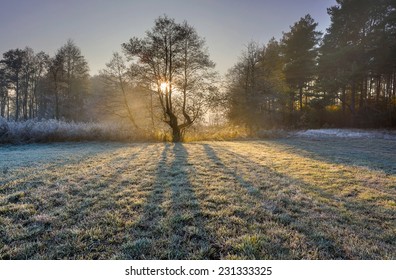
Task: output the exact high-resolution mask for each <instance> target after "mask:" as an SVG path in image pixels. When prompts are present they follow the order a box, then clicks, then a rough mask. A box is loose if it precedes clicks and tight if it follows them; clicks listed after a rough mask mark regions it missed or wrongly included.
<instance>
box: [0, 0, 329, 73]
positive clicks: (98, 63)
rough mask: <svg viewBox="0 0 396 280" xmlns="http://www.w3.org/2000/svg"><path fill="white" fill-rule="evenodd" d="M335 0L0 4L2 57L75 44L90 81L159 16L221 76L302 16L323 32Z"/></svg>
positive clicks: (8, 0) (31, 0)
mask: <svg viewBox="0 0 396 280" xmlns="http://www.w3.org/2000/svg"><path fill="white" fill-rule="evenodd" d="M335 4H336V1H335V0H162V1H161V0H139V1H138V0H62V1H61V0H0V54H2V53H4V52H5V51H7V50H9V49H14V48H24V47H25V46H29V47H32V48H33V49H34V50H35V51H36V52H38V51H41V50H42V51H45V52H46V53H48V54H50V55H51V56H52V55H54V54H55V52H56V50H57V49H59V48H60V47H61V46H62V45H63V44H65V43H66V41H67V40H68V39H72V40H74V42H75V43H76V45H77V46H79V47H80V48H81V51H82V54H83V55H84V56H85V58H86V59H87V60H88V63H89V66H90V69H91V74H92V75H94V74H97V73H98V71H99V70H100V69H103V68H104V67H105V63H106V62H108V61H109V60H110V58H111V56H112V53H113V52H114V51H120V50H121V46H120V45H121V44H122V43H124V42H127V41H128V40H129V38H131V37H133V36H137V37H142V36H144V33H145V31H146V30H148V29H150V28H151V27H152V26H153V23H154V20H155V19H156V18H157V17H158V16H160V15H163V14H167V15H168V16H169V17H172V18H175V19H176V21H178V22H181V21H183V20H187V22H188V23H189V24H191V25H193V26H194V27H195V28H196V29H197V31H198V34H199V35H200V36H201V37H204V38H206V42H207V46H208V48H209V52H210V55H211V58H212V60H213V61H214V62H215V63H216V68H217V70H218V71H219V72H220V73H221V74H224V73H225V72H226V71H227V69H229V68H230V67H232V65H234V63H235V62H236V61H237V59H238V56H239V55H240V53H241V51H242V50H243V48H244V47H245V46H246V44H247V43H248V42H249V41H252V40H254V41H258V42H260V43H267V42H268V40H269V39H270V38H271V37H275V38H276V39H280V38H281V37H282V31H285V32H287V31H289V27H290V26H291V25H293V23H294V22H296V21H298V20H299V19H300V18H301V17H303V16H304V15H306V14H307V13H309V14H311V16H312V17H313V18H314V19H315V20H316V21H317V22H318V23H319V29H320V30H322V31H325V30H326V28H327V27H328V26H329V24H330V19H329V16H328V15H327V8H328V7H330V6H333V5H335Z"/></svg>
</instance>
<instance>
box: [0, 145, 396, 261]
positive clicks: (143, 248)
mask: <svg viewBox="0 0 396 280" xmlns="http://www.w3.org/2000/svg"><path fill="white" fill-rule="evenodd" d="M0 259H396V143H395V141H393V140H386V139H331V138H329V139H319V140H318V139H317V140H314V139H279V140H268V141H241V142H199V143H188V144H170V143H168V144H164V143H154V144H122V143H64V144H40V145H39V144H32V145H22V146H11V145H10V146H3V147H0Z"/></svg>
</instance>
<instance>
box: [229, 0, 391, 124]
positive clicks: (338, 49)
mask: <svg viewBox="0 0 396 280" xmlns="http://www.w3.org/2000/svg"><path fill="white" fill-rule="evenodd" d="M328 13H329V15H330V16H331V25H330V27H329V28H328V29H327V32H326V33H325V34H321V33H320V32H318V31H317V30H316V29H317V23H316V22H315V21H314V20H313V19H312V18H311V16H310V15H306V16H305V17H303V18H301V19H300V20H299V21H298V22H296V23H295V24H294V25H293V26H292V27H291V28H290V30H289V31H288V32H285V33H284V34H283V38H282V39H281V40H280V41H276V40H275V39H271V40H270V41H269V42H268V44H267V45H265V46H259V45H258V44H257V43H249V45H248V46H247V49H246V50H245V51H244V52H243V54H242V56H241V58H240V59H239V62H238V63H237V64H236V65H235V66H234V67H233V68H232V69H231V70H230V71H229V73H228V75H227V85H228V87H227V91H226V93H227V95H226V97H227V103H226V104H227V109H228V116H229V119H230V120H231V121H232V122H233V123H235V124H239V125H245V126H246V127H247V128H249V129H250V130H252V131H255V130H256V129H258V128H272V127H279V126H282V127H323V126H335V127H345V126H353V127H394V126H396V95H395V92H396V2H395V1H391V0H338V1H337V5H336V6H333V7H331V8H329V9H328Z"/></svg>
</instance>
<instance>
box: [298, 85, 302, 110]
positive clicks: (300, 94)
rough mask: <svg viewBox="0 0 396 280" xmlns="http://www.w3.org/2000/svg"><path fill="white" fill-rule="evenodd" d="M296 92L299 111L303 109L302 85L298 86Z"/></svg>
mask: <svg viewBox="0 0 396 280" xmlns="http://www.w3.org/2000/svg"><path fill="white" fill-rule="evenodd" d="M298 94H299V101H300V111H302V110H303V87H302V86H300V89H299V93H298Z"/></svg>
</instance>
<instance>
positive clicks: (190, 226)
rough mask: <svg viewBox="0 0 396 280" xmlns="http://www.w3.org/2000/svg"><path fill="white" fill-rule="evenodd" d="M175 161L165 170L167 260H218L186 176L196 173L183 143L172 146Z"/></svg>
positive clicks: (194, 194) (197, 202)
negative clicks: (168, 194) (168, 206)
mask: <svg viewBox="0 0 396 280" xmlns="http://www.w3.org/2000/svg"><path fill="white" fill-rule="evenodd" d="M173 154H174V155H175V159H174V161H173V162H172V164H171V166H170V168H169V174H170V176H171V177H172V178H171V181H172V184H171V201H172V202H171V203H172V206H171V213H170V214H171V215H170V216H169V217H168V219H167V228H168V234H170V236H169V238H170V248H169V258H170V259H218V258H219V257H220V255H219V250H218V249H217V246H216V245H215V242H214V240H213V238H212V237H211V235H210V234H209V233H208V232H207V231H206V230H205V224H204V217H203V214H202V211H201V208H200V203H199V201H198V199H197V196H196V193H195V191H194V186H193V185H192V183H191V181H190V178H189V176H194V175H195V174H196V171H195V168H194V166H192V165H190V164H189V163H188V152H187V150H186V148H185V147H184V145H183V144H180V143H177V144H175V145H174V147H173Z"/></svg>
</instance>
